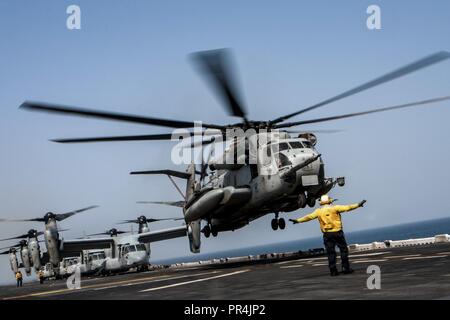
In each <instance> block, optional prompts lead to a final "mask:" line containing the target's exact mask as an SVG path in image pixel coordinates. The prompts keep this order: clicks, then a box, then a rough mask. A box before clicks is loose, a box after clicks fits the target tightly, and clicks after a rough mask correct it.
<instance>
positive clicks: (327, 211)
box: [289, 195, 366, 276]
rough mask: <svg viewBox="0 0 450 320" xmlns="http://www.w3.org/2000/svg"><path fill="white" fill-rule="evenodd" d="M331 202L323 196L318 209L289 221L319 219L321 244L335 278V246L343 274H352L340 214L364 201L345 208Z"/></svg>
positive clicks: (355, 207) (336, 271) (336, 272)
mask: <svg viewBox="0 0 450 320" xmlns="http://www.w3.org/2000/svg"><path fill="white" fill-rule="evenodd" d="M333 201H334V200H333V199H331V198H330V197H329V196H328V195H323V196H322V197H321V198H320V205H321V207H320V208H318V209H316V210H315V211H314V212H313V213H311V214H308V215H306V216H304V217H302V218H299V219H289V220H290V221H292V222H293V223H294V224H296V223H302V222H307V221H310V220H313V219H319V223H320V229H321V230H322V232H323V243H324V245H325V249H326V251H327V255H328V265H329V267H330V273H331V276H337V275H338V274H339V272H338V270H337V268H336V250H335V247H336V246H338V248H339V251H340V252H341V263H342V272H343V273H344V274H348V273H352V272H353V270H352V269H351V268H350V263H349V261H348V248H347V242H346V241H345V236H344V231H343V230H342V220H341V213H342V212H347V211H351V210H355V209H357V208H359V207H362V206H364V203H365V202H366V200H363V201H361V202H360V203H357V204H350V205H346V206H332V205H331V204H332V203H333Z"/></svg>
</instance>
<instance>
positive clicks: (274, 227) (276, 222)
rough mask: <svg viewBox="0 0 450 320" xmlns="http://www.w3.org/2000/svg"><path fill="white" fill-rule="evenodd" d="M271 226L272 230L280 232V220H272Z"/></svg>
mask: <svg viewBox="0 0 450 320" xmlns="http://www.w3.org/2000/svg"><path fill="white" fill-rule="evenodd" d="M270 224H271V226H272V230H273V231H276V230H278V219H276V218H274V219H272V221H271V223H270Z"/></svg>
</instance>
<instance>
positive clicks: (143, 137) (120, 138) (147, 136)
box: [51, 133, 173, 143]
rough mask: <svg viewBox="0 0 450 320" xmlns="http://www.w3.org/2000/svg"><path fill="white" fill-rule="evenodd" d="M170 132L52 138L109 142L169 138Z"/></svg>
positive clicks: (79, 141) (66, 140) (77, 141)
mask: <svg viewBox="0 0 450 320" xmlns="http://www.w3.org/2000/svg"><path fill="white" fill-rule="evenodd" d="M172 137H173V135H172V134H171V133H163V134H145V135H135V136H112V137H89V138H64V139H52V140H51V141H53V142H58V143H82V142H110V141H151V140H171V139H172Z"/></svg>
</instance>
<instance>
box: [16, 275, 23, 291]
mask: <svg viewBox="0 0 450 320" xmlns="http://www.w3.org/2000/svg"><path fill="white" fill-rule="evenodd" d="M16 280H17V286H18V287H21V286H22V272H20V271H17V272H16Z"/></svg>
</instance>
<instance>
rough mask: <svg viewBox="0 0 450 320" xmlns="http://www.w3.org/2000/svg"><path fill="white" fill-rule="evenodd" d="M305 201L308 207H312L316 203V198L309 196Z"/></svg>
mask: <svg viewBox="0 0 450 320" xmlns="http://www.w3.org/2000/svg"><path fill="white" fill-rule="evenodd" d="M307 203H308V206H309V207H311V208H312V207H314V206H315V205H316V198H313V197H309V198H308V200H307Z"/></svg>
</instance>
